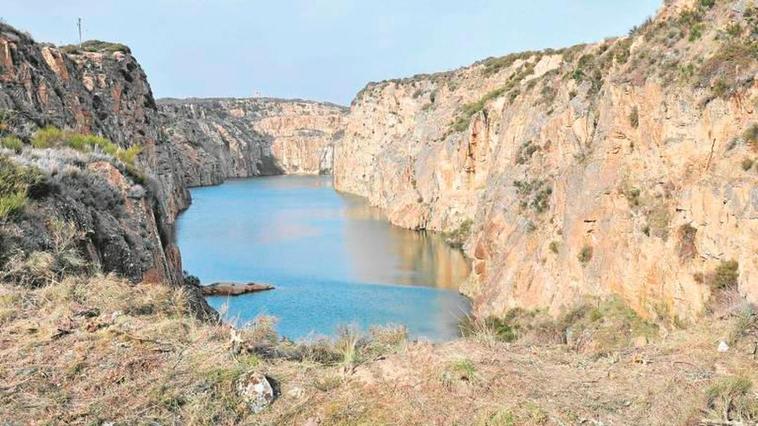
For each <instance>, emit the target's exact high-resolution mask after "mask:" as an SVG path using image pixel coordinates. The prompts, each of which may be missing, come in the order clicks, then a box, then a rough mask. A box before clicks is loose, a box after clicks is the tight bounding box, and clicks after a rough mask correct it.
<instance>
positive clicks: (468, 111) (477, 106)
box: [451, 88, 505, 132]
mask: <svg viewBox="0 0 758 426" xmlns="http://www.w3.org/2000/svg"><path fill="white" fill-rule="evenodd" d="M503 93H505V89H504V88H500V89H495V90H493V91H491V92H489V93H487V94H486V95H484V96H483V97H482V98H481V99H479V100H478V101H476V102H472V103H468V104H466V105H464V106H463V108H462V110H461V112H460V114H459V115H458V118H456V119H455V121H454V122H453V124H452V126H451V127H452V129H453V130H454V131H456V132H463V131H465V130H467V129H468V127H469V125H470V124H471V118H472V117H473V116H474V115H476V114H478V113H479V112H481V111H482V110H483V109H484V107H485V105H487V102H489V101H491V100H492V99H496V98H498V97H500V96H502V95H503Z"/></svg>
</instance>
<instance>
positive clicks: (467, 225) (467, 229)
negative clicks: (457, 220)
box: [445, 219, 474, 248]
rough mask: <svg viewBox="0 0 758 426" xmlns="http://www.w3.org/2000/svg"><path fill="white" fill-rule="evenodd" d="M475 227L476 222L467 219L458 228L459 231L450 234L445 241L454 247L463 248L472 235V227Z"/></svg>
mask: <svg viewBox="0 0 758 426" xmlns="http://www.w3.org/2000/svg"><path fill="white" fill-rule="evenodd" d="M473 225H474V221H473V220H471V219H466V220H464V221H463V222H461V224H460V225H459V226H458V229H456V230H454V231H452V232H450V233H448V234H447V235H446V236H445V237H446V238H445V241H446V242H447V243H448V244H449V245H450V246H452V247H456V248H461V247H463V244H464V243H465V242H466V239H468V237H469V235H470V234H471V227H472V226H473Z"/></svg>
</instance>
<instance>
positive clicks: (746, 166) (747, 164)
mask: <svg viewBox="0 0 758 426" xmlns="http://www.w3.org/2000/svg"><path fill="white" fill-rule="evenodd" d="M753 164H755V161H754V160H753V159H751V158H745V159H743V160H742V163H740V165H741V166H742V170H744V171H748V170H750V169H752V168H753Z"/></svg>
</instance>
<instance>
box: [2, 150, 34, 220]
mask: <svg viewBox="0 0 758 426" xmlns="http://www.w3.org/2000/svg"><path fill="white" fill-rule="evenodd" d="M42 180H43V176H42V173H40V172H39V170H37V169H34V168H31V167H25V166H21V165H18V164H16V163H14V162H13V161H11V160H10V159H8V158H7V157H4V156H0V220H3V219H6V218H9V217H12V216H15V215H16V214H18V213H20V212H21V211H22V210H23V209H24V206H25V205H26V202H27V200H28V196H29V188H30V187H32V186H34V185H36V184H38V183H39V182H40V181H42Z"/></svg>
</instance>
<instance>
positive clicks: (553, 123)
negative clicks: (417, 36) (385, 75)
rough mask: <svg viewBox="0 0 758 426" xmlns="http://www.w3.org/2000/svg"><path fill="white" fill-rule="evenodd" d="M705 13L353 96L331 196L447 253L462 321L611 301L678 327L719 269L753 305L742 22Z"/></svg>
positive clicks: (750, 77) (665, 15) (751, 44)
mask: <svg viewBox="0 0 758 426" xmlns="http://www.w3.org/2000/svg"><path fill="white" fill-rule="evenodd" d="M717 3H718V4H716V5H715V6H714V7H712V8H708V7H703V6H700V3H699V2H693V1H676V2H667V5H666V6H665V7H664V8H663V9H662V10H661V12H660V13H659V14H658V16H657V17H656V18H655V19H654V20H652V21H651V22H648V23H646V24H645V25H644V26H643V27H641V28H639V29H637V30H636V31H635V32H634V33H633V34H632V35H631V36H629V37H623V38H619V39H612V40H607V41H605V42H602V43H597V44H592V45H586V46H576V47H573V48H569V49H562V50H556V51H544V52H526V53H522V54H516V55H511V56H509V57H505V58H496V59H489V60H486V61H482V62H480V63H477V64H474V65H472V66H470V67H466V68H462V69H459V70H456V71H452V72H447V73H441V74H434V75H422V76H416V77H413V78H409V79H403V80H393V81H386V82H382V83H373V84H369V85H368V86H367V87H366V88H365V89H364V90H363V91H362V92H361V93H359V94H358V96H357V97H356V99H355V100H354V102H353V104H352V106H351V110H350V115H349V117H348V121H347V125H346V130H345V135H344V137H343V138H342V140H341V141H340V142H338V143H337V144H336V145H335V154H334V159H335V164H334V181H335V186H336V188H337V189H338V190H342V191H347V192H352V193H355V194H359V195H362V196H365V197H367V198H368V199H369V200H370V202H371V203H372V204H374V205H376V206H379V207H381V208H383V209H385V211H386V213H387V215H388V217H389V218H390V220H391V221H392V222H393V223H395V224H398V225H400V226H404V227H408V228H416V229H421V228H424V229H431V230H435V231H441V232H447V233H449V234H450V235H452V236H456V237H457V238H462V239H463V241H464V242H465V245H464V248H465V251H466V252H467V254H468V255H469V256H470V257H471V258H472V262H473V272H472V274H471V276H470V277H469V279H468V280H467V282H466V283H464V285H463V287H462V290H463V291H464V292H465V293H466V294H468V295H469V296H471V297H472V299H473V300H474V308H475V310H476V312H477V313H478V314H482V315H501V314H503V313H504V312H506V311H507V310H508V309H510V308H515V307H521V308H549V309H550V310H551V311H552V312H557V311H559V310H561V309H563V308H565V307H567V306H570V305H572V304H574V303H577V302H578V301H580V300H581V299H583V298H585V297H587V296H603V295H609V294H616V295H620V296H621V297H622V298H623V299H624V300H626V301H627V302H628V303H629V304H630V305H631V306H633V307H634V308H635V309H636V310H638V311H639V312H641V313H643V314H645V315H647V316H660V317H669V318H679V319H686V318H691V317H693V316H695V315H697V314H698V313H700V312H701V311H702V310H703V308H704V306H705V304H706V303H707V301H708V300H709V298H710V297H711V294H712V288H711V286H710V285H709V281H710V280H711V279H710V277H712V276H713V274H714V271H715V270H716V268H718V267H719V266H720V265H722V262H726V261H729V260H736V261H737V262H738V264H739V268H738V273H739V278H738V287H737V288H738V290H739V292H740V293H741V294H742V295H744V296H746V297H748V298H749V299H750V300H752V301H753V302H758V256H756V255H755V253H756V252H758V170H757V169H756V166H754V165H752V163H751V161H754V160H756V152H757V151H756V150H757V148H756V141H755V137H756V136H755V133H756V127H755V125H756V117H755V107H756V102H757V100H756V96H757V93H758V90H757V87H756V83H755V80H754V78H755V74H756V71H758V66H757V65H756V56H755V51H756V50H755V48H756V46H755V35H756V13H755V7H754V6H751V4H750V2H744V1H733V2H717ZM735 24H736V25H735ZM737 25H738V27H737Z"/></svg>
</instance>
